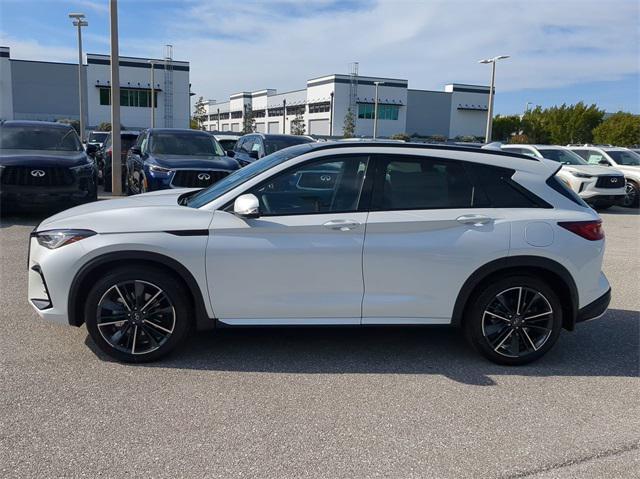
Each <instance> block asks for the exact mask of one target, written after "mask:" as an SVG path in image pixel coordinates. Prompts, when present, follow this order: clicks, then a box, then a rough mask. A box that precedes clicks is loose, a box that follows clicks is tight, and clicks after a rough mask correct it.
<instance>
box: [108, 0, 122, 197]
mask: <svg viewBox="0 0 640 479" xmlns="http://www.w3.org/2000/svg"><path fill="white" fill-rule="evenodd" d="M109 19H110V24H111V62H110V63H111V191H112V192H113V195H114V196H119V195H121V194H122V156H121V154H120V53H119V52H118V1H117V0H109ZM105 181H106V179H105Z"/></svg>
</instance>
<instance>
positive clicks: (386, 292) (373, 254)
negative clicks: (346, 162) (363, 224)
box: [362, 155, 510, 324]
mask: <svg viewBox="0 0 640 479" xmlns="http://www.w3.org/2000/svg"><path fill="white" fill-rule="evenodd" d="M374 162H375V164H376V173H375V181H374V191H373V201H372V206H371V211H370V213H369V216H368V220H367V232H366V238H365V243H364V250H363V274H364V280H365V294H364V300H363V306H362V316H363V318H362V323H363V324H376V323H391V324H393V323H398V324H402V323H405V324H411V323H425V324H448V323H449V322H450V319H451V316H452V311H453V305H454V303H455V300H456V297H457V295H458V293H459V292H460V289H461V287H462V285H463V283H464V282H465V281H466V279H467V278H468V277H469V276H470V275H471V273H473V272H474V271H475V270H476V269H477V268H478V267H480V266H481V265H483V264H485V263H488V262H489V261H491V260H493V259H496V258H499V257H504V256H506V255H507V254H508V251H509V235H510V227H509V222H508V220H507V217H508V215H507V214H505V213H504V212H503V211H502V212H501V211H500V210H497V209H495V208H490V207H489V206H490V204H489V201H488V199H487V198H486V197H485V195H484V194H482V192H481V190H480V188H479V187H478V186H477V185H476V184H475V183H474V180H473V179H472V175H471V173H470V172H469V171H468V169H467V168H466V167H465V165H464V162H461V161H457V160H443V159H436V158H430V157H424V156H420V157H413V156H401V155H395V156H394V155H385V156H377V157H375V159H374Z"/></svg>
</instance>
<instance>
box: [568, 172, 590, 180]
mask: <svg viewBox="0 0 640 479" xmlns="http://www.w3.org/2000/svg"><path fill="white" fill-rule="evenodd" d="M571 174H572V175H573V176H575V177H576V178H593V176H591V175H588V174H587V173H580V172H579V171H572V172H571Z"/></svg>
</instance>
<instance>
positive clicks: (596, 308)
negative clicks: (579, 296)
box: [576, 288, 611, 323]
mask: <svg viewBox="0 0 640 479" xmlns="http://www.w3.org/2000/svg"><path fill="white" fill-rule="evenodd" d="M610 302H611V288H609V289H608V290H607V292H606V293H604V294H603V295H602V296H600V297H599V298H598V299H596V300H594V301H592V302H591V303H589V304H587V305H586V306H584V307H583V308H580V310H579V311H578V316H577V317H576V323H583V322H585V321H590V320H592V319H596V318H599V317H600V316H602V315H603V314H604V313H605V312H606V311H607V308H608V307H609V303H610Z"/></svg>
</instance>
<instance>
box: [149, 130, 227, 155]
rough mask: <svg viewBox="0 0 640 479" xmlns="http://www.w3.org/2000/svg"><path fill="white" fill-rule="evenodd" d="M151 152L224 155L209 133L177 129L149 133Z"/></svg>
mask: <svg viewBox="0 0 640 479" xmlns="http://www.w3.org/2000/svg"><path fill="white" fill-rule="evenodd" d="M151 152H152V153H155V154H160V155H180V156H224V151H222V148H220V145H219V144H218V143H217V142H216V141H215V139H214V138H213V137H212V136H211V135H208V134H206V133H205V134H193V133H188V132H177V131H172V132H164V131H160V132H154V133H151Z"/></svg>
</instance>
